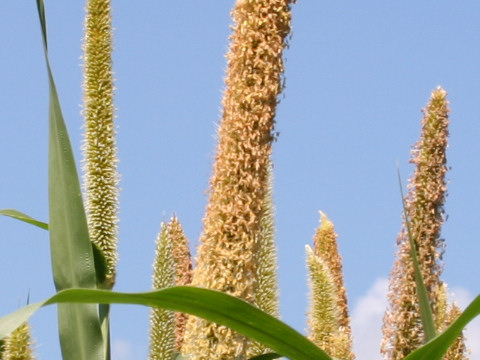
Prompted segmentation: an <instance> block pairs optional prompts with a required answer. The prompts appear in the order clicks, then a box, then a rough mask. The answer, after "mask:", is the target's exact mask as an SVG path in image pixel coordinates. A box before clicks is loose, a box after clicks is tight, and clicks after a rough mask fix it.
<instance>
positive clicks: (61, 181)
mask: <svg viewBox="0 0 480 360" xmlns="http://www.w3.org/2000/svg"><path fill="white" fill-rule="evenodd" d="M37 7H38V14H39V18H40V25H41V28H42V38H43V45H44V52H45V61H46V65H47V72H48V81H49V88H50V105H49V170H48V171H49V172H48V173H49V176H48V178H49V184H48V186H49V213H50V224H49V225H50V226H49V227H50V249H51V256H52V269H53V278H54V282H55V287H56V289H57V291H58V290H63V289H67V288H72V287H80V288H95V287H96V281H97V280H96V273H95V260H94V257H93V251H92V245H91V242H90V239H89V236H88V229H87V221H86V217H85V210H84V208H83V200H82V195H81V190H80V184H79V181H78V175H77V169H76V166H75V161H74V158H73V153H72V147H71V145H70V140H69V137H68V133H67V129H66V126H65V122H64V120H63V115H62V111H61V108H60V101H59V99H58V94H57V90H56V87H55V82H54V79H53V74H52V70H51V67H50V62H49V59H48V46H47V25H46V20H45V11H44V4H43V0H37ZM58 323H59V335H60V343H61V346H62V355H63V359H64V360H102V359H104V351H103V348H104V347H103V338H102V333H101V330H100V320H99V315H98V306H96V305H93V304H88V305H79V304H68V305H59V306H58Z"/></svg>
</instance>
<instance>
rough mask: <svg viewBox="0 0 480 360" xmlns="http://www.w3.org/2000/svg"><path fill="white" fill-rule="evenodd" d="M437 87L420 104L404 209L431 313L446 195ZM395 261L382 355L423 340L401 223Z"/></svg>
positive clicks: (436, 302) (444, 122) (444, 106)
mask: <svg viewBox="0 0 480 360" xmlns="http://www.w3.org/2000/svg"><path fill="white" fill-rule="evenodd" d="M446 95H447V93H446V91H445V90H443V89H442V88H440V87H438V88H437V89H436V90H434V91H433V92H432V95H431V98H430V101H429V103H428V105H427V107H426V108H425V109H424V110H423V113H424V117H423V120H422V133H421V136H420V140H419V141H418V142H417V143H416V144H415V146H414V148H413V151H412V160H411V162H412V163H414V164H415V165H416V169H415V172H414V175H413V177H412V178H411V179H410V182H409V185H408V190H409V191H408V195H407V198H406V211H407V214H408V218H409V220H410V230H411V233H412V237H413V239H414V242H415V245H416V247H417V252H418V260H419V264H420V268H421V272H422V276H423V280H424V282H425V286H426V289H427V292H428V293H429V297H430V302H431V305H432V309H433V313H434V314H439V310H438V306H442V305H441V304H442V301H440V299H439V298H438V295H439V294H440V291H441V289H440V288H441V287H442V286H443V284H442V282H441V280H440V275H441V272H442V266H443V265H442V263H441V259H442V256H443V252H444V244H443V239H441V238H440V230H441V226H442V223H443V221H444V210H443V204H444V202H445V197H446V190H447V186H446V181H445V174H446V172H447V166H446V163H447V160H446V149H447V140H448V124H449V120H448V112H449V108H448V101H447V100H446ZM397 244H398V249H397V255H396V261H395V264H394V267H393V270H392V273H391V276H390V289H389V302H390V307H389V309H388V311H387V313H386V315H385V318H384V326H383V333H384V338H383V342H382V353H383V354H384V356H385V358H386V359H389V360H393V359H395V360H397V359H402V358H403V357H405V356H406V355H408V354H409V353H410V352H411V351H413V350H414V349H416V348H417V347H418V346H420V345H421V344H422V343H423V341H424V333H423V326H422V323H421V318H420V310H419V305H418V299H417V293H416V286H415V275H414V268H413V264H412V260H411V254H410V253H411V251H410V243H409V240H408V234H407V229H406V225H405V223H404V225H403V228H402V231H401V233H400V235H399V237H398V239H397Z"/></svg>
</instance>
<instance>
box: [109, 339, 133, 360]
mask: <svg viewBox="0 0 480 360" xmlns="http://www.w3.org/2000/svg"><path fill="white" fill-rule="evenodd" d="M132 353H133V352H132V344H131V343H130V342H128V341H126V340H119V339H115V340H114V341H113V342H112V359H116V360H133V356H132Z"/></svg>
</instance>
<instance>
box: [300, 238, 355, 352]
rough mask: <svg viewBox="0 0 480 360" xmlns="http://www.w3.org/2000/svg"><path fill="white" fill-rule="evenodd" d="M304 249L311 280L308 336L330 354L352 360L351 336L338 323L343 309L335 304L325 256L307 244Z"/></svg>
mask: <svg viewBox="0 0 480 360" xmlns="http://www.w3.org/2000/svg"><path fill="white" fill-rule="evenodd" d="M305 248H306V251H307V268H308V274H309V280H310V281H309V285H310V307H309V309H310V310H309V312H308V326H309V331H308V334H309V335H308V338H309V339H310V340H311V341H312V342H314V343H315V344H316V345H317V346H319V347H320V348H322V349H323V350H325V352H326V353H327V354H329V355H330V356H332V357H334V358H336V359H341V360H351V359H353V358H354V356H353V353H352V352H351V339H350V335H349V334H348V332H347V331H346V329H345V328H344V327H343V326H341V325H340V321H341V317H342V314H341V310H342V309H341V308H339V307H338V294H337V291H336V284H335V279H334V277H333V275H332V273H331V271H330V269H329V265H328V263H327V262H326V261H325V259H323V258H322V257H321V256H317V255H316V254H315V253H314V251H313V250H312V248H310V246H308V245H307V246H306V247H305Z"/></svg>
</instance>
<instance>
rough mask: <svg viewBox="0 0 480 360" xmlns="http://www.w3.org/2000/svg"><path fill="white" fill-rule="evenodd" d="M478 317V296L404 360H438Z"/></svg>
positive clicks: (479, 300)
mask: <svg viewBox="0 0 480 360" xmlns="http://www.w3.org/2000/svg"><path fill="white" fill-rule="evenodd" d="M478 315H480V296H477V297H476V298H475V299H474V300H473V301H472V302H471V303H470V305H468V307H467V308H466V309H465V310H464V311H463V313H462V314H461V315H460V316H459V317H458V318H457V320H455V321H454V322H453V323H452V324H451V325H450V326H449V327H448V328H447V329H445V331H443V332H442V333H441V334H440V335H438V336H437V337H435V338H434V339H433V340H431V341H429V342H428V343H426V344H425V345H423V346H422V347H420V348H418V349H417V350H415V351H413V352H412V353H410V354H409V355H408V356H407V357H406V358H405V359H404V360H440V359H442V357H443V356H444V355H445V353H446V352H447V350H448V348H449V347H450V346H451V345H452V344H453V342H454V341H455V340H456V339H457V338H458V336H459V335H460V333H461V332H462V330H463V329H464V328H465V326H466V325H467V324H468V323H469V322H470V321H472V320H473V319H474V318H475V317H477V316H478Z"/></svg>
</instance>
